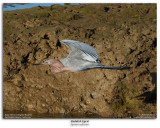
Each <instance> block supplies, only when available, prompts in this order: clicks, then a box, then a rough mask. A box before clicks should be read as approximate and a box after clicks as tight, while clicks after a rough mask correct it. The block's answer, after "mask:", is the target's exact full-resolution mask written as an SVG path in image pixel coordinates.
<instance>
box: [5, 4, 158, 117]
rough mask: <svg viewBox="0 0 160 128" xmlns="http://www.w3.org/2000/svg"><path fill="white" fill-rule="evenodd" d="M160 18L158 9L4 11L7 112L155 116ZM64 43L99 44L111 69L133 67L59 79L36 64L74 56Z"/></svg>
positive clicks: (133, 6) (80, 7)
mask: <svg viewBox="0 0 160 128" xmlns="http://www.w3.org/2000/svg"><path fill="white" fill-rule="evenodd" d="M156 13H157V12H156V5H155V4H85V5H83V4H82V5H81V4H80V5H65V6H61V5H53V6H51V7H36V8H30V9H24V10H16V11H11V12H4V14H3V110H4V114H6V113H27V112H28V113H37V114H33V115H37V116H33V117H32V118H36V117H37V118H43V117H47V116H43V115H48V118H49V117H50V115H53V117H58V118H63V117H64V118H69V117H82V118H83V117H100V118H136V117H139V116H141V115H142V114H152V115H154V116H153V117H152V118H155V117H156V72H157V63H156V56H157V54H156V50H157V32H156V27H157V26H156V25H157V23H156V22H157V21H156V18H157V17H156ZM62 39H71V40H79V41H82V42H85V43H87V44H90V45H92V46H93V47H94V48H95V49H96V51H97V52H98V54H99V60H100V61H101V62H102V63H103V64H105V65H107V66H121V65H124V64H127V65H128V66H130V67H132V68H131V69H130V70H105V69H93V70H89V71H84V72H79V73H62V74H56V75H55V74H52V73H51V71H50V67H48V66H33V65H32V64H34V63H39V62H42V61H44V60H47V59H52V58H56V59H61V58H63V57H65V56H67V55H68V53H69V50H68V48H67V47H66V46H64V45H63V44H62V45H60V43H59V41H60V40H62ZM38 115H39V116H38ZM55 115H56V116H55ZM144 118H145V117H144Z"/></svg>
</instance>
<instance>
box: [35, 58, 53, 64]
mask: <svg viewBox="0 0 160 128" xmlns="http://www.w3.org/2000/svg"><path fill="white" fill-rule="evenodd" d="M54 62H55V60H54V59H51V60H46V61H44V62H42V63H37V64H33V65H41V64H43V65H52V64H54Z"/></svg>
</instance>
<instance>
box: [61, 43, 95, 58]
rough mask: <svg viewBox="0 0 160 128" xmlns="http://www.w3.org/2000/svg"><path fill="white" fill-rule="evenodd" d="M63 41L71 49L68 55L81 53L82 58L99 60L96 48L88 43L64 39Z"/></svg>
mask: <svg viewBox="0 0 160 128" xmlns="http://www.w3.org/2000/svg"><path fill="white" fill-rule="evenodd" d="M61 42H62V43H63V44H65V45H66V46H67V47H68V48H69V49H70V54H69V55H68V56H74V55H76V56H79V55H80V56H81V58H82V59H85V60H88V61H97V59H98V54H97V52H96V50H95V49H94V48H93V47H92V46H90V45H88V44H85V43H83V42H80V41H74V40H62V41H61Z"/></svg>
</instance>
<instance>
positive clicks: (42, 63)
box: [33, 63, 43, 65]
mask: <svg viewBox="0 0 160 128" xmlns="http://www.w3.org/2000/svg"><path fill="white" fill-rule="evenodd" d="M41 64H43V63H37V64H33V65H41Z"/></svg>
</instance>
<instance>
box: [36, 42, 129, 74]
mask: <svg viewBox="0 0 160 128" xmlns="http://www.w3.org/2000/svg"><path fill="white" fill-rule="evenodd" d="M61 43H63V44H65V45H66V46H67V47H68V48H69V49H70V53H69V55H68V56H67V57H66V58H62V59H61V60H56V59H50V60H47V61H44V62H42V63H38V64H33V65H50V66H51V72H52V73H61V72H80V71H85V70H90V69H94V68H102V69H118V70H122V69H128V68H129V67H126V66H121V67H112V66H105V65H103V64H101V63H100V62H99V61H98V54H97V52H96V50H95V49H94V48H93V47H92V46H90V45H88V44H86V43H83V42H80V41H74V40H61Z"/></svg>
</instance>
